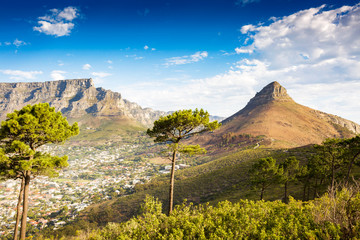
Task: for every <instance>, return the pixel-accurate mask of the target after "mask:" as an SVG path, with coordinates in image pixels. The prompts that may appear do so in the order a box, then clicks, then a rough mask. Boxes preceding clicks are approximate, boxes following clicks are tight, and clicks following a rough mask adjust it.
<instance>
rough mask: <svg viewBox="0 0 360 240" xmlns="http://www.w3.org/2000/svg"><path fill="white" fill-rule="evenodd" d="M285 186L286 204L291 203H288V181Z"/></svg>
mask: <svg viewBox="0 0 360 240" xmlns="http://www.w3.org/2000/svg"><path fill="white" fill-rule="evenodd" d="M284 185H285V196H284V202H285V203H288V202H289V201H288V193H287V192H288V191H287V190H288V181H286V182H285V184H284Z"/></svg>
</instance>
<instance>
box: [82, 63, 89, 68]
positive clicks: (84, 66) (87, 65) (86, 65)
mask: <svg viewBox="0 0 360 240" xmlns="http://www.w3.org/2000/svg"><path fill="white" fill-rule="evenodd" d="M90 68H91V65H90V64H88V63H87V64H84V65H83V66H82V69H84V70H89V69H90Z"/></svg>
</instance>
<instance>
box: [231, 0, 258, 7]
mask: <svg viewBox="0 0 360 240" xmlns="http://www.w3.org/2000/svg"><path fill="white" fill-rule="evenodd" d="M254 2H260V0H237V1H236V2H235V4H236V5H241V6H245V5H247V4H249V3H254Z"/></svg>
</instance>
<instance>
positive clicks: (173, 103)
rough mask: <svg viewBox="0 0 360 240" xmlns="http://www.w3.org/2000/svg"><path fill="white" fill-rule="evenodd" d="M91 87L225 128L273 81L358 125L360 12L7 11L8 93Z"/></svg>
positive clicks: (162, 5)
mask: <svg viewBox="0 0 360 240" xmlns="http://www.w3.org/2000/svg"><path fill="white" fill-rule="evenodd" d="M76 78H92V79H93V80H94V82H95V86H96V87H103V88H105V89H110V90H112V91H116V92H120V93H121V94H122V96H123V98H125V99H127V100H130V101H132V102H136V103H138V104H139V105H140V106H142V107H150V108H153V109H155V110H163V111H175V110H179V109H195V108H204V109H205V110H207V111H209V113H210V114H211V115H217V116H222V117H228V116H231V115H232V114H234V113H236V112H237V111H239V110H240V109H242V108H243V107H244V106H245V105H246V104H247V102H248V101H249V100H250V98H252V97H253V96H254V95H255V94H256V92H258V91H260V90H261V89H262V88H263V87H264V86H266V85H267V84H269V83H270V82H273V81H278V82H279V83H280V84H281V85H282V86H284V87H285V88H286V89H287V90H288V93H289V95H290V96H291V97H292V98H293V99H294V100H295V101H296V102H298V103H300V104H302V105H305V106H308V107H311V108H314V109H318V110H321V111H324V112H327V113H331V114H335V115H338V116H341V117H344V118H347V119H349V120H352V121H355V122H357V123H360V94H359V93H358V92H359V90H360V2H359V0H357V1H354V0H311V1H308V0H271V1H270V0H207V1H204V0H181V1H180V0H102V1H95V0H76V1H75V0H57V1H48V0H46V1H45V0H32V1H28V0H26V1H18V0H1V7H0V82H35V81H53V80H63V79H76Z"/></svg>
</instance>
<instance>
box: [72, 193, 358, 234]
mask: <svg viewBox="0 0 360 240" xmlns="http://www.w3.org/2000/svg"><path fill="white" fill-rule="evenodd" d="M161 208H162V206H161V203H160V202H159V201H158V200H157V199H155V198H153V197H150V196H147V197H146V200H145V203H144V204H143V205H142V208H141V209H142V213H141V214H140V215H138V216H137V217H133V218H132V219H131V220H129V221H127V222H124V223H120V224H119V223H109V224H108V225H107V226H106V227H105V228H103V229H99V230H93V231H78V232H77V234H76V235H77V236H75V237H72V239H91V240H110V239H357V238H359V237H360V221H359V220H360V192H359V187H358V186H350V187H349V186H348V187H340V186H339V187H338V188H337V189H336V190H330V191H329V192H328V193H326V194H325V195H324V196H323V197H321V198H318V199H315V200H313V201H310V202H302V201H299V200H294V199H293V198H290V201H289V203H288V204H285V203H283V202H281V201H272V202H271V201H263V200H261V201H250V200H240V201H239V202H237V203H231V202H229V201H223V202H220V203H218V204H217V206H215V207H213V206H210V205H208V204H205V205H198V206H194V205H192V204H191V203H190V204H188V203H187V202H184V203H183V204H181V205H178V206H176V207H175V209H174V211H173V213H172V214H171V215H170V216H167V215H165V214H163V213H162V210H161Z"/></svg>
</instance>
